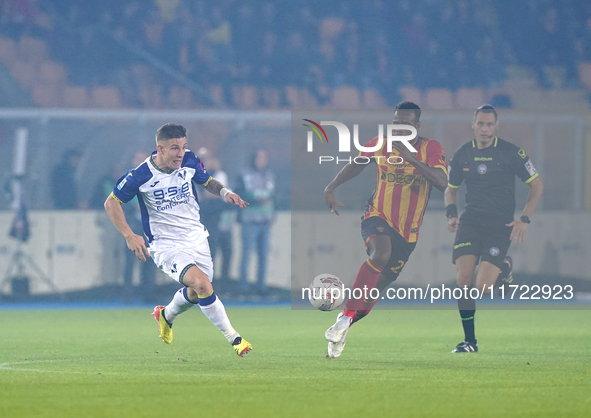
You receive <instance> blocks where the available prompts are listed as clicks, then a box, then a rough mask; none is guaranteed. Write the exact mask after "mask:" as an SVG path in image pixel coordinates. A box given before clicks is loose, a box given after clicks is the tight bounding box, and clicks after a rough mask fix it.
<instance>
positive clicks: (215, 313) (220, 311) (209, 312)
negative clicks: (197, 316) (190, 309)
mask: <svg viewBox="0 0 591 418" xmlns="http://www.w3.org/2000/svg"><path fill="white" fill-rule="evenodd" d="M199 307H200V308H201V310H202V311H203V313H204V314H205V316H206V317H207V318H208V319H209V320H210V321H211V322H212V323H213V324H214V325H215V326H216V327H217V328H218V329H219V330H220V331H221V332H222V334H224V337H226V340H228V342H229V343H230V344H232V342H234V340H235V339H236V337H239V336H240V334H238V333H237V332H236V330H235V329H234V328H232V324H230V320H229V319H228V315H226V309H225V308H224V304H223V303H222V301H221V300H220V299H219V298H218V297H216V299H215V301H214V302H213V303H210V304H209V305H205V306H203V305H199Z"/></svg>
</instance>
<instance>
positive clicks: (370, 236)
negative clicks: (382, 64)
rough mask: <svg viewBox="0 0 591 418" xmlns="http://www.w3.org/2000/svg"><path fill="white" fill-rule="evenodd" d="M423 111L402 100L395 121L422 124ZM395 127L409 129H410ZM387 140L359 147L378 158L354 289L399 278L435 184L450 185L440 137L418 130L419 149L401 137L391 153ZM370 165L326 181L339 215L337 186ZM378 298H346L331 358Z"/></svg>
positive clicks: (331, 332)
mask: <svg viewBox="0 0 591 418" xmlns="http://www.w3.org/2000/svg"><path fill="white" fill-rule="evenodd" d="M420 116H421V109H420V108H419V106H418V105H416V104H415V103H412V102H408V101H405V102H401V103H399V104H398V105H397V106H396V108H395V111H394V120H393V123H394V124H401V125H410V126H413V127H414V128H415V129H417V130H418V129H419V126H420V125H421V123H420V121H419V119H420ZM406 132H408V131H406ZM394 133H395V134H397V135H404V134H405V131H404V130H402V131H400V132H394ZM378 139H379V138H378V137H375V138H374V139H372V140H371V141H369V142H368V143H367V144H366V145H365V146H366V147H370V146H375V145H376V144H377V142H378ZM383 142H384V145H383V147H382V148H380V149H378V150H377V151H375V152H361V153H360V155H361V156H364V157H369V158H372V161H373V162H374V163H376V165H377V181H376V182H377V184H376V190H375V191H374V193H373V195H372V197H371V199H370V201H369V206H368V209H367V211H366V213H365V216H364V218H363V221H362V223H361V235H362V237H363V239H364V241H365V245H366V248H367V253H368V255H369V258H368V259H367V260H366V261H365V262H364V263H363V264H362V265H361V267H360V269H359V272H358V273H357V277H356V278H355V283H354V284H353V289H355V288H360V289H363V288H364V286H367V289H373V288H375V287H377V288H378V289H379V290H380V291H381V290H383V289H385V288H386V287H387V286H388V285H389V284H390V283H392V282H393V281H394V280H396V279H397V278H398V275H399V274H400V272H401V270H402V268H403V267H404V265H405V264H406V262H407V261H408V258H409V256H410V254H411V253H412V251H413V250H414V247H415V245H416V242H417V239H418V236H419V227H420V225H421V221H422V220H423V213H424V212H425V208H426V206H427V201H428V200H429V194H430V192H431V189H432V187H436V188H437V189H438V190H442V191H443V190H445V187H446V186H447V167H446V163H445V155H444V153H443V148H442V147H441V145H440V144H439V143H438V142H437V141H435V140H432V139H427V138H422V137H420V136H416V137H415V138H414V139H412V140H411V142H410V143H411V144H412V145H413V147H414V148H415V149H416V150H417V153H416V154H415V153H412V152H410V151H409V150H408V149H407V148H406V146H405V145H404V144H402V143H401V142H396V141H395V142H394V143H393V144H392V153H388V152H387V149H386V141H383ZM391 156H400V157H402V159H403V160H404V162H403V163H401V164H389V163H388V157H391ZM390 160H392V159H390ZM396 160H397V159H396ZM368 165H369V164H354V163H353V164H351V163H350V164H347V165H346V166H345V167H343V169H342V170H341V171H340V172H339V174H337V176H336V177H335V179H334V180H333V181H332V182H331V183H330V184H329V185H328V186H327V187H326V189H325V190H324V200H325V202H326V204H327V206H328V207H329V208H330V209H331V211H332V212H334V213H335V214H337V215H338V210H337V209H338V208H339V207H341V206H343V204H342V203H341V202H339V201H338V200H337V198H336V196H335V193H334V190H335V189H336V188H337V187H338V186H339V185H341V184H343V183H345V182H346V181H349V180H351V179H352V178H354V177H356V176H357V175H359V174H360V173H361V172H362V171H363V169H364V168H365V167H366V166H368ZM368 291H369V290H368ZM376 301H377V300H373V301H363V300H353V299H350V300H348V301H347V303H346V305H345V309H344V310H343V312H342V313H340V314H339V316H338V317H337V321H336V323H335V324H334V325H333V326H331V327H330V328H329V329H328V330H327V331H326V334H325V337H326V339H327V340H328V342H329V343H328V355H327V357H328V358H336V357H338V356H340V355H341V353H342V351H343V348H344V347H345V339H346V337H347V332H348V330H349V327H350V326H351V325H352V324H354V323H355V322H357V321H359V320H360V319H361V318H363V317H365V316H366V315H367V314H368V313H369V312H370V310H371V309H372V308H373V306H374V304H375V303H376Z"/></svg>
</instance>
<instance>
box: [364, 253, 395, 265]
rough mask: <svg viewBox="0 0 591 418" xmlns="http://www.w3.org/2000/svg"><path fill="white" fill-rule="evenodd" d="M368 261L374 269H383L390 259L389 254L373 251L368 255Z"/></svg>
mask: <svg viewBox="0 0 591 418" xmlns="http://www.w3.org/2000/svg"><path fill="white" fill-rule="evenodd" d="M369 259H370V260H371V262H372V263H373V264H374V265H375V266H376V267H379V268H381V269H383V268H384V267H386V264H388V260H389V259H390V252H389V251H374V252H373V254H371V255H370V257H369Z"/></svg>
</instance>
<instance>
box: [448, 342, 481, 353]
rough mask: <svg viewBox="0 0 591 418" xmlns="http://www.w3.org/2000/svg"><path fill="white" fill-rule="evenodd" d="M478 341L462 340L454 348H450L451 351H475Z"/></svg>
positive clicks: (476, 350)
mask: <svg viewBox="0 0 591 418" xmlns="http://www.w3.org/2000/svg"><path fill="white" fill-rule="evenodd" d="M477 352H478V343H477V342H476V341H462V342H461V343H459V344H458V345H457V346H456V348H454V349H453V350H452V353H477Z"/></svg>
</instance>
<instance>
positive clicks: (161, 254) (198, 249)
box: [150, 239, 213, 284]
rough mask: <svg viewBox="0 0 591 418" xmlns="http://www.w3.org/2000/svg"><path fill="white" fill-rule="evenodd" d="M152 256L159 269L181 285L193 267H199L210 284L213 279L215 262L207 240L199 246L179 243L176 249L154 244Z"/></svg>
mask: <svg viewBox="0 0 591 418" xmlns="http://www.w3.org/2000/svg"><path fill="white" fill-rule="evenodd" d="M150 255H151V256H152V259H153V260H154V263H156V265H157V266H158V268H159V269H161V270H162V271H163V272H165V273H166V274H168V275H169V276H170V277H172V278H173V279H174V280H176V281H177V282H179V283H180V284H183V281H182V279H183V276H184V274H185V272H186V271H187V270H189V268H190V267H191V266H197V267H198V268H199V270H201V271H202V272H203V273H205V274H206V275H207V277H208V278H209V281H210V282H211V281H212V279H213V260H212V259H211V252H210V250H209V242H208V240H207V239H204V240H203V241H201V242H200V243H198V244H195V243H187V242H184V243H183V242H178V241H177V242H175V246H174V247H168V246H160V245H154V244H152V245H150Z"/></svg>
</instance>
